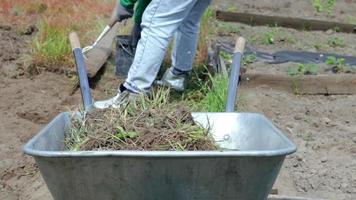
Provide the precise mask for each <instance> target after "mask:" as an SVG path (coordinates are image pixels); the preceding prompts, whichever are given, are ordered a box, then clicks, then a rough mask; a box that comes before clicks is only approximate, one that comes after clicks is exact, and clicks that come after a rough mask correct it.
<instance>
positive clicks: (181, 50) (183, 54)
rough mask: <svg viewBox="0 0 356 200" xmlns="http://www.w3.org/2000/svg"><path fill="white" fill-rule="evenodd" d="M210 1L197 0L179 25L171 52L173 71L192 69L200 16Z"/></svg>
mask: <svg viewBox="0 0 356 200" xmlns="http://www.w3.org/2000/svg"><path fill="white" fill-rule="evenodd" d="M210 3H211V0H198V1H197V3H196V4H195V5H194V7H193V8H192V9H191V11H190V13H189V14H188V16H187V17H186V18H185V20H184V21H183V22H182V24H181V25H180V26H179V28H178V30H177V32H176V34H175V41H174V48H173V52H172V70H173V73H175V74H181V73H189V72H190V71H191V70H192V65H193V62H194V58H195V54H196V50H197V44H198V37H199V30H200V18H201V16H202V15H203V14H204V12H205V10H206V9H207V7H208V6H209V4H210Z"/></svg>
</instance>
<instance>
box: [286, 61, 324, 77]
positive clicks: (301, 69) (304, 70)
mask: <svg viewBox="0 0 356 200" xmlns="http://www.w3.org/2000/svg"><path fill="white" fill-rule="evenodd" d="M317 73H318V65H316V64H298V67H294V66H293V67H289V68H288V69H287V74H288V75H290V76H294V77H295V76H301V75H316V74H317Z"/></svg>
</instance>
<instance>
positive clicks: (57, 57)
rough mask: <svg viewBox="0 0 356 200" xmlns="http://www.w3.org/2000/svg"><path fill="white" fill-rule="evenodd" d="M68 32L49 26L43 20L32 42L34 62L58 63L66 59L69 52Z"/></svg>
mask: <svg viewBox="0 0 356 200" xmlns="http://www.w3.org/2000/svg"><path fill="white" fill-rule="evenodd" d="M68 32H69V31H66V30H61V29H59V28H58V27H54V26H51V25H50V24H48V22H47V21H46V20H43V21H42V23H41V25H40V29H39V32H38V33H37V35H36V37H35V39H34V42H33V54H34V57H35V60H36V62H40V63H45V64H54V63H55V64H58V63H62V62H64V61H66V60H68V59H69V56H70V52H71V48H70V45H69V41H68Z"/></svg>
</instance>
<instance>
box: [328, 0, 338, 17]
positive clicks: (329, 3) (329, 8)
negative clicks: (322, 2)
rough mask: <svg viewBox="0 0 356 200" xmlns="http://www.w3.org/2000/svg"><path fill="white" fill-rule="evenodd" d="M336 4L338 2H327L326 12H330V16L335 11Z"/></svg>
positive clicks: (331, 0)
mask: <svg viewBox="0 0 356 200" xmlns="http://www.w3.org/2000/svg"><path fill="white" fill-rule="evenodd" d="M335 2H336V0H327V1H326V11H327V12H328V14H329V15H330V14H331V13H332V12H333V10H334V6H335Z"/></svg>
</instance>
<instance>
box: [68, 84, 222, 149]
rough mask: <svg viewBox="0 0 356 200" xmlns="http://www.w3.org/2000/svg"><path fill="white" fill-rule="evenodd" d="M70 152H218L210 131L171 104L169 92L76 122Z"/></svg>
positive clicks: (186, 109) (162, 91) (93, 113)
mask: <svg viewBox="0 0 356 200" xmlns="http://www.w3.org/2000/svg"><path fill="white" fill-rule="evenodd" d="M65 143H66V149H67V150H74V151H78V150H150V151H158V150H164V151H185V150H188V151H198V150H217V149H218V148H217V146H216V145H215V143H214V141H213V139H212V137H211V136H210V135H209V131H208V130H205V129H203V128H201V127H200V126H198V125H196V124H194V121H193V118H192V116H191V114H190V111H189V109H188V108H187V107H186V106H184V105H182V104H178V103H171V102H169V90H158V91H157V92H156V93H154V94H153V96H152V97H151V98H148V97H144V96H139V97H138V98H137V99H136V101H134V102H131V103H128V104H126V105H124V106H123V107H122V108H121V109H106V110H94V111H93V112H90V113H88V114H87V116H86V117H85V119H84V120H81V119H79V118H73V120H72V127H71V128H70V130H69V132H68V133H67V138H66V141H65Z"/></svg>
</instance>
